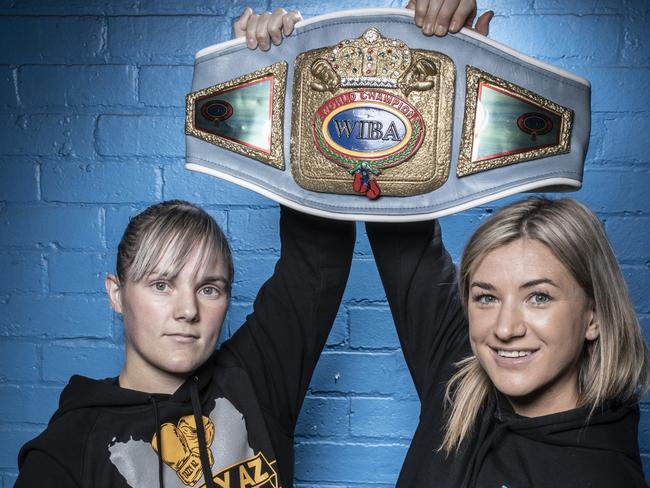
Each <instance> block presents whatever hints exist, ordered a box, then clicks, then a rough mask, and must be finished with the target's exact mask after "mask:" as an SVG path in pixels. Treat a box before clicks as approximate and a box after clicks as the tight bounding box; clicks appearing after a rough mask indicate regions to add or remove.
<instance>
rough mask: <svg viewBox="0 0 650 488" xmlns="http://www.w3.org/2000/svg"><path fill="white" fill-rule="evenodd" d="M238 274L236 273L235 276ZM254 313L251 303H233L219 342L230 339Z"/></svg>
mask: <svg viewBox="0 0 650 488" xmlns="http://www.w3.org/2000/svg"><path fill="white" fill-rule="evenodd" d="M236 274H237V272H236V271H235V275H236ZM252 311H253V304H252V303H250V302H245V303H241V302H237V303H231V304H230V308H229V309H228V315H226V320H225V322H224V325H223V327H222V328H221V336H220V338H219V340H220V341H221V342H223V341H224V340H226V339H228V338H230V336H232V335H233V334H234V333H235V331H236V330H237V329H239V328H240V327H241V326H242V325H243V323H244V322H245V321H246V317H247V316H248V315H249V314H250V313H251V312H252Z"/></svg>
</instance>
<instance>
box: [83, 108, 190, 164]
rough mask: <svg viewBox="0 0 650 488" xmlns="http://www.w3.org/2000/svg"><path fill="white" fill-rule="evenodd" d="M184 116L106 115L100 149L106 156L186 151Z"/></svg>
mask: <svg viewBox="0 0 650 488" xmlns="http://www.w3.org/2000/svg"><path fill="white" fill-rule="evenodd" d="M184 124H185V121H184V118H183V117H161V116H151V115H102V116H100V117H99V119H98V123H97V141H96V144H97V152H98V153H99V154H101V155H102V156H148V157H155V156H171V157H179V156H182V155H183V154H184V153H185V139H184Z"/></svg>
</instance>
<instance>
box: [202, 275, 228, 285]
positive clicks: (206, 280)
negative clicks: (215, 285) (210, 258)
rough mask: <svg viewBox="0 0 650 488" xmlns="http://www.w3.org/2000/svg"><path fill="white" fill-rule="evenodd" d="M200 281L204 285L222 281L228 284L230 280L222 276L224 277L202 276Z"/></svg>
mask: <svg viewBox="0 0 650 488" xmlns="http://www.w3.org/2000/svg"><path fill="white" fill-rule="evenodd" d="M200 281H201V282H202V283H209V282H215V281H222V282H224V283H228V279H227V278H226V277H225V276H222V275H209V276H202V277H201V279H200Z"/></svg>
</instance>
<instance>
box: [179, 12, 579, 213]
mask: <svg viewBox="0 0 650 488" xmlns="http://www.w3.org/2000/svg"><path fill="white" fill-rule="evenodd" d="M589 104H590V85H589V82H588V81H587V80H585V79H583V78H580V77H578V76H576V75H574V74H572V73H569V72H566V71H563V70H561V69H559V68H556V67H553V66H551V65H548V64H545V63H542V62H540V61H538V60H535V59H533V58H530V57H528V56H525V55H523V54H520V53H518V52H516V51H514V50H512V49H510V48H508V47H506V46H504V45H502V44H499V43H497V42H495V41H493V40H491V39H488V38H486V37H484V36H482V35H480V34H477V33H475V32H473V31H470V30H467V29H463V30H462V31H461V32H460V33H459V34H450V35H447V36H445V37H443V38H438V37H425V36H424V35H423V34H422V32H421V30H420V29H419V28H418V27H416V26H415V24H414V22H413V12H412V11H410V10H404V9H362V10H351V11H346V12H338V13H335V14H328V15H322V16H319V17H314V18H312V19H309V20H305V21H301V22H299V23H298V24H297V25H296V28H295V31H294V34H292V35H291V36H290V37H288V38H286V39H284V41H283V43H282V45H281V46H274V47H272V48H271V49H270V50H269V51H268V52H263V51H261V50H259V49H257V50H249V49H247V48H246V45H245V41H244V39H243V38H242V39H235V40H232V41H228V42H225V43H222V44H218V45H215V46H211V47H208V48H206V49H203V50H202V51H200V52H199V53H197V55H196V61H195V65H194V80H193V83H192V92H191V93H190V94H189V95H187V106H186V121H185V131H186V134H187V137H186V143H187V165H186V167H187V168H188V169H191V170H195V171H200V172H203V173H207V174H210V175H213V176H216V177H219V178H223V179H225V180H228V181H231V182H234V183H236V184H238V185H241V186H243V187H246V188H249V189H251V190H253V191H256V192H258V193H260V194H262V195H265V196H267V197H269V198H271V199H273V200H275V201H277V202H279V203H281V204H284V205H287V206H289V207H292V208H295V209H298V210H301V211H304V212H307V213H311V214H315V215H321V216H326V217H331V218H338V219H345V220H368V221H413V220H424V219H429V218H433V217H439V216H442V215H447V214H450V213H454V212H459V211H461V210H464V209H467V208H470V207H473V206H476V205H480V204H483V203H486V202H490V201H493V200H496V199H497V198H501V197H504V196H508V195H512V194H514V193H518V192H525V191H533V190H534V191H566V190H576V189H578V188H580V186H581V184H582V171H583V164H584V158H585V154H586V152H587V145H588V142H589V131H590V105H589Z"/></svg>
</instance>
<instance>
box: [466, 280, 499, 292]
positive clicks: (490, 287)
mask: <svg viewBox="0 0 650 488" xmlns="http://www.w3.org/2000/svg"><path fill="white" fill-rule="evenodd" d="M475 286H478V287H479V288H483V289H484V290H495V289H496V288H495V286H494V285H493V284H492V283H486V282H485V281H474V282H472V284H471V285H470V288H473V287H475Z"/></svg>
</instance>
